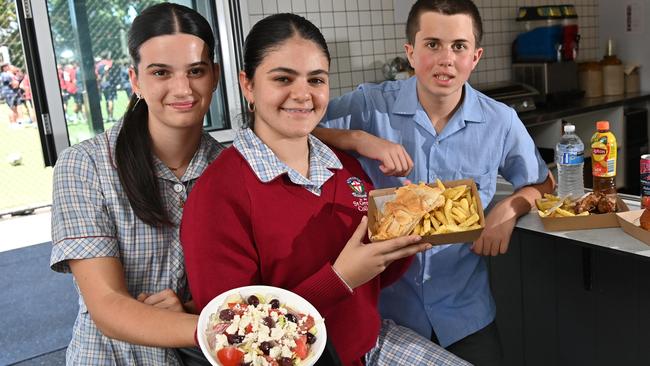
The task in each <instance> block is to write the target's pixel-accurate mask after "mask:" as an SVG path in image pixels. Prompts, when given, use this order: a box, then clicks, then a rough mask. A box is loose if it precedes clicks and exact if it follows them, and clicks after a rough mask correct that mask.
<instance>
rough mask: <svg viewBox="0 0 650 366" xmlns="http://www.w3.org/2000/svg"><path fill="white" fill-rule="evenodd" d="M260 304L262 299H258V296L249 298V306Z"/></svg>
mask: <svg viewBox="0 0 650 366" xmlns="http://www.w3.org/2000/svg"><path fill="white" fill-rule="evenodd" d="M259 304H260V299H258V298H257V296H255V295H250V296H249V297H248V305H253V306H257V305H259Z"/></svg>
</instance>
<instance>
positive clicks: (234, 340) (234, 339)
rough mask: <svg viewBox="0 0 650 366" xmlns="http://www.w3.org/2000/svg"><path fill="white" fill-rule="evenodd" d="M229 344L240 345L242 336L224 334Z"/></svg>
mask: <svg viewBox="0 0 650 366" xmlns="http://www.w3.org/2000/svg"><path fill="white" fill-rule="evenodd" d="M226 338H227V339H228V343H229V344H240V343H241V342H243V341H244V336H243V335H239V334H226Z"/></svg>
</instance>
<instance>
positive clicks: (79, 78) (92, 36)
mask: <svg viewBox="0 0 650 366" xmlns="http://www.w3.org/2000/svg"><path fill="white" fill-rule="evenodd" d="M159 2H161V1H158V0H86V1H76V0H48V1H47V12H48V15H49V19H50V27H51V33H52V41H53V47H54V54H55V57H56V67H57V74H58V81H59V89H60V90H61V96H62V102H63V109H64V113H65V121H66V126H67V130H68V137H69V143H70V145H73V144H76V143H77V142H79V141H83V140H86V139H88V138H90V137H93V136H94V135H96V134H98V133H101V132H102V131H104V130H105V129H107V128H109V127H110V126H112V125H113V123H115V121H117V120H118V119H119V118H121V116H122V114H123V113H124V111H125V109H126V106H127V104H128V101H129V98H130V96H131V93H132V90H131V86H130V84H129V78H128V68H129V66H130V59H129V54H128V49H127V32H128V29H129V27H130V25H131V22H132V21H133V19H134V18H135V17H136V16H137V15H138V13H139V12H140V11H142V10H143V9H144V8H146V7H148V6H150V5H153V4H155V3H159ZM174 2H176V3H179V4H182V5H185V6H188V7H194V8H195V9H197V7H196V6H194V5H195V3H196V1H192V0H185V1H182V0H181V1H174ZM202 9H211V7H210V6H207V1H206V4H203V7H202ZM197 10H198V11H200V12H202V13H203V15H204V16H205V17H206V19H208V21H209V22H210V23H211V25H212V28H213V30H214V32H215V39H216V40H217V42H218V41H219V39H220V37H219V34H218V32H219V29H218V28H217V27H216V26H215V24H214V21H213V19H215V16H214V14H213V13H209V14H205V12H206V11H205V10H201V9H197ZM221 48H222V47H221V46H220V45H219V44H217V47H216V50H217V52H215V53H216V56H215V57H216V58H217V59H216V60H215V61H216V62H219V63H221V58H222V50H221ZM222 79H223V77H222ZM223 85H224V83H223V82H220V83H219V88H217V91H216V92H215V95H214V97H213V99H212V105H211V107H210V111H209V113H208V115H207V116H206V118H205V121H204V126H205V128H206V129H207V130H209V131H215V130H225V129H230V123H229V118H228V115H227V111H228V108H226V98H225V93H224V91H223V90H224V89H223Z"/></svg>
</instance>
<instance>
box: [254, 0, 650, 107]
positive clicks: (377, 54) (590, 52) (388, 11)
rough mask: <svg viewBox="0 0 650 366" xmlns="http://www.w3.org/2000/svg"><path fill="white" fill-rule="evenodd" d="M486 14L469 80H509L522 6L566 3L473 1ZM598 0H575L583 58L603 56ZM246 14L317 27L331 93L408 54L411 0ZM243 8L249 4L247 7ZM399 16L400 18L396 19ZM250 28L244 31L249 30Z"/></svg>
mask: <svg viewBox="0 0 650 366" xmlns="http://www.w3.org/2000/svg"><path fill="white" fill-rule="evenodd" d="M474 1H475V3H476V5H477V7H478V8H479V11H480V12H481V17H482V18H483V29H484V35H483V44H482V46H483V48H484V50H485V51H484V53H483V58H482V59H481V62H480V63H479V64H478V66H477V68H476V70H475V71H474V73H473V74H472V76H471V78H470V82H472V83H474V84H476V83H486V82H496V81H504V80H510V78H511V75H510V69H511V62H510V58H511V45H512V42H513V40H514V39H515V37H516V36H517V34H518V33H519V27H518V24H517V22H516V21H515V18H516V17H517V11H518V9H519V7H520V6H535V5H552V4H562V3H567V1H561V0H474ZM598 1H601V2H609V1H611V2H615V1H618V0H572V1H569V2H568V3H573V4H574V5H575V6H576V11H577V13H578V27H579V32H580V35H581V42H580V52H579V53H578V61H580V60H590V59H598V58H600V57H601V55H602V52H601V51H600V46H599V44H600V40H599V36H600V35H599V30H598V29H599V22H598V15H599V12H598ZM648 1H650V0H648ZM245 3H246V5H247V6H243V7H242V13H243V14H246V13H247V14H248V20H249V24H250V25H251V26H252V25H253V24H255V23H256V22H257V21H258V20H260V19H262V18H263V17H265V16H267V15H270V14H274V13H278V12H293V13H296V14H300V15H302V16H304V17H305V18H307V19H309V20H310V21H311V22H313V23H314V24H315V25H316V26H318V27H319V28H320V29H321V31H322V32H323V35H324V36H325V40H326V41H327V43H328V45H329V49H330V53H331V55H332V65H331V70H330V85H331V96H332V97H335V96H338V95H340V94H343V93H346V92H348V91H350V90H352V89H354V88H355V87H356V86H357V85H358V84H360V83H362V82H368V81H380V80H383V74H382V71H381V67H382V66H383V64H384V63H386V62H387V61H389V60H391V59H393V58H394V57H396V56H402V57H403V56H404V48H403V45H404V42H405V40H406V36H405V27H406V24H405V23H406V21H405V14H408V10H409V9H410V6H411V4H412V3H413V1H412V0H408V1H405V0H246V1H245ZM244 8H247V10H246V9H244ZM396 18H397V20H396ZM246 32H248V30H247V29H246V30H245V33H246Z"/></svg>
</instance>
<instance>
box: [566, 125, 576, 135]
mask: <svg viewBox="0 0 650 366" xmlns="http://www.w3.org/2000/svg"><path fill="white" fill-rule="evenodd" d="M575 131H576V126H574V125H572V124H570V123H567V124H566V125H564V132H565V133H570V132H575Z"/></svg>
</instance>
